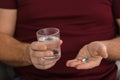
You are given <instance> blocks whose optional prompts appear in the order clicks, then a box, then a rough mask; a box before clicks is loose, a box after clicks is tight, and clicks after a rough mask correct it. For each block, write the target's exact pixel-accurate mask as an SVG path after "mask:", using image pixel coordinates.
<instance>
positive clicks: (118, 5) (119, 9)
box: [112, 0, 120, 18]
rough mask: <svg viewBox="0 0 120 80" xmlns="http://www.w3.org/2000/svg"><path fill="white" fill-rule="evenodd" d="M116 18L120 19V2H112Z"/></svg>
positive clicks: (115, 0)
mask: <svg viewBox="0 0 120 80" xmlns="http://www.w3.org/2000/svg"><path fill="white" fill-rule="evenodd" d="M112 4H113V13H114V16H115V18H120V0H112Z"/></svg>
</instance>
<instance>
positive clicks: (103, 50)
mask: <svg viewBox="0 0 120 80" xmlns="http://www.w3.org/2000/svg"><path fill="white" fill-rule="evenodd" d="M101 45H102V46H101V47H100V49H99V50H98V53H99V55H100V56H101V57H103V58H108V52H107V48H106V46H105V45H104V44H101Z"/></svg>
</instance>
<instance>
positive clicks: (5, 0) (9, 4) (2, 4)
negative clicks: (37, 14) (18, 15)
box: [0, 0, 17, 9]
mask: <svg viewBox="0 0 120 80" xmlns="http://www.w3.org/2000/svg"><path fill="white" fill-rule="evenodd" d="M0 8H6V9H16V8H17V0H0Z"/></svg>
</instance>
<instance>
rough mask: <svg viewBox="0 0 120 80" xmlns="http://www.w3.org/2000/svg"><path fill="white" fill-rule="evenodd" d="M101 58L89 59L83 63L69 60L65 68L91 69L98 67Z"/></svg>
mask: <svg viewBox="0 0 120 80" xmlns="http://www.w3.org/2000/svg"><path fill="white" fill-rule="evenodd" d="M101 60H102V57H100V56H97V57H94V58H90V59H89V60H88V61H86V62H83V61H82V60H78V59H73V60H69V61H67V63H66V66H67V67H74V68H76V69H92V68H94V67H97V66H99V65H100V62H101Z"/></svg>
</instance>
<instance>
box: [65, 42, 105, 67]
mask: <svg viewBox="0 0 120 80" xmlns="http://www.w3.org/2000/svg"><path fill="white" fill-rule="evenodd" d="M86 57H87V58H88V60H86V61H85V60H84V58H86ZM102 57H103V58H105V57H107V53H106V47H105V46H104V45H103V44H101V43H99V42H93V43H90V44H88V45H85V46H84V47H83V48H82V49H81V50H80V51H79V53H78V55H77V57H76V58H75V59H73V60H69V61H68V62H67V66H69V67H75V68H77V69H91V68H94V67H97V66H99V65H100V63H101V60H102Z"/></svg>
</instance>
